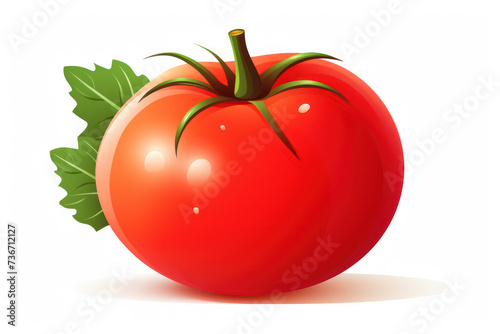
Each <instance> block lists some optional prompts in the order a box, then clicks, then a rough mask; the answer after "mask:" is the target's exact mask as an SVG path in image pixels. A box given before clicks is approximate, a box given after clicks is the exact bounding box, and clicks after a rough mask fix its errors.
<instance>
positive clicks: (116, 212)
mask: <svg viewBox="0 0 500 334" xmlns="http://www.w3.org/2000/svg"><path fill="white" fill-rule="evenodd" d="M230 38H231V42H232V44H233V50H234V54H235V62H227V63H223V62H222V61H221V60H220V61H218V62H203V63H192V62H191V63H190V61H189V59H190V58H188V59H186V58H187V57H186V58H182V57H184V56H182V57H181V56H179V55H178V54H172V53H169V54H162V55H166V56H174V57H178V58H181V59H183V60H184V61H186V62H187V63H188V64H186V65H182V66H178V67H175V68H173V69H170V70H168V71H166V72H164V73H163V74H161V75H160V76H159V77H158V78H156V79H155V80H153V81H152V82H150V83H149V84H148V85H146V86H145V87H144V88H143V89H141V90H140V91H139V92H138V93H137V94H136V95H135V96H133V97H132V98H131V99H130V100H129V102H128V103H127V104H125V105H124V107H123V108H122V109H121V110H120V111H119V112H118V113H117V115H116V116H115V118H114V119H113V121H112V123H111V125H110V127H109V128H108V130H107V132H106V134H105V136H104V138H103V141H102V144H101V146H100V149H99V154H98V158H97V168H96V180H97V190H98V195H99V200H100V202H101V205H102V208H103V210H104V214H105V216H106V219H107V220H108V222H109V224H110V226H111V228H112V229H113V231H114V232H115V233H116V235H117V236H118V237H119V238H120V240H121V241H122V242H123V243H124V244H125V246H126V247H127V248H128V249H129V250H130V251H131V252H132V253H133V254H134V255H135V256H136V257H137V258H139V259H140V260H141V261H143V262H144V263H145V264H147V265H148V266H149V267H151V268H152V269H154V270H155V271H157V272H158V273H160V274H162V275H164V276H166V277H168V278H170V279H172V280H175V281H177V282H179V283H182V284H185V285H188V286H191V287H195V288H199V289H203V290H207V291H212V292H216V293H223V294H233V295H262V294H273V293H280V292H286V291H292V290H296V289H301V288H305V287H308V286H311V285H314V284H317V283H320V282H322V281H325V280H327V279H330V278H332V277H334V276H335V275H338V274H339V273H341V272H343V271H345V270H346V269H348V268H349V267H351V266H352V265H353V264H355V263H356V262H357V261H359V260H360V259H361V258H362V257H363V256H364V255H365V254H366V253H367V252H368V251H369V250H370V249H371V248H372V247H373V246H374V245H375V244H376V243H377V241H378V240H379V239H380V238H381V236H382V235H383V234H384V232H385V230H386V229H387V227H388V225H389V223H390V222H391V220H392V218H393V215H394V213H395V211H396V208H397V205H398V202H399V198H400V195H401V189H402V183H397V184H390V183H389V182H388V181H387V180H386V175H388V174H390V173H392V175H401V172H400V168H401V163H402V161H403V152H402V148H401V142H400V139H399V135H398V132H397V129H396V126H395V124H394V122H393V120H392V118H391V116H390V114H389V112H388V110H387V108H386V107H385V106H384V104H383V102H382V101H381V100H380V98H379V97H378V96H377V95H376V94H375V93H374V92H373V90H372V89H370V87H369V86H368V85H367V84H365V83H364V82H363V81H362V80H361V79H359V78H358V77H356V76H355V75H354V74H352V73H351V72H349V71H347V70H346V69H344V68H342V67H341V66H338V65H336V64H334V63H333V62H332V61H329V60H323V59H319V58H326V57H323V56H326V55H322V56H320V55H321V54H312V53H311V54H300V55H297V54H272V55H265V56H258V57H251V58H250V56H249V55H248V51H247V48H246V45H245V41H244V32H243V31H242V30H240V29H238V30H233V31H232V32H230ZM210 52H211V51H210ZM301 55H302V56H301ZM300 57H303V58H300ZM291 58H292V60H290V59H291ZM329 58H330V59H332V58H333V57H329ZM287 60H289V63H288V65H289V66H288V65H287V63H286V62H287ZM298 60H300V61H298ZM292 61H295V63H293V64H291V65H290V62H292ZM197 64H199V65H201V66H202V67H203V68H204V69H206V70H207V71H208V72H209V73H211V74H212V75H213V78H215V79H216V80H213V78H212V77H210V75H208V74H207V72H204V71H203V69H202V68H201V67H199V66H198V65H197ZM224 65H226V66H224ZM285 65H287V66H288V67H286V66H285ZM273 66H274V70H276V71H277V72H280V73H278V74H277V75H276V76H275V77H273V78H272V80H274V81H272V80H271V79H269V78H270V77H271V76H272V75H273V73H272V71H269V69H271V68H273ZM280 66H281V67H280ZM284 67H286V68H284ZM266 70H267V71H266ZM276 71H274V72H275V73H276ZM232 73H234V74H233V75H234V76H233V75H231V74H232ZM186 79H189V80H186ZM165 82H167V84H164V85H163V86H161V85H162V83H165ZM200 82H201V83H202V84H200ZM294 82H295V84H290V83H294ZM292 86H293V87H292ZM278 87H282V88H286V89H277V88H278ZM290 87H291V88H290ZM273 91H274V92H275V93H276V92H278V93H276V94H274V95H273ZM206 101H209V102H206ZM204 104H205V105H204ZM207 104H208V106H206V105H207ZM189 112H191V114H189Z"/></svg>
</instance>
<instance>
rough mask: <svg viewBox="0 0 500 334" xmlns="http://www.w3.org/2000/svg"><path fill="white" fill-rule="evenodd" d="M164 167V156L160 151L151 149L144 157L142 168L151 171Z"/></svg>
mask: <svg viewBox="0 0 500 334" xmlns="http://www.w3.org/2000/svg"><path fill="white" fill-rule="evenodd" d="M163 167H165V157H164V156H163V154H162V153H161V152H158V151H151V152H149V153H148V155H146V158H145V159H144V168H145V169H146V171H148V172H150V173H153V172H159V171H161V170H162V169H163Z"/></svg>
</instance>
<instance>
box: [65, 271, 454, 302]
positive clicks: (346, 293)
mask: <svg viewBox="0 0 500 334" xmlns="http://www.w3.org/2000/svg"><path fill="white" fill-rule="evenodd" d="M111 279H112V278H111V277H108V278H103V279H95V280H91V281H86V282H81V283H79V284H76V285H74V286H73V290H75V291H77V292H80V293H84V294H88V295H94V296H95V295H97V294H98V293H99V292H100V291H102V290H103V289H107V286H108V284H109V282H110V280H111ZM444 289H446V285H445V284H444V283H442V282H439V281H432V280H427V279H421V278H412V277H401V276H386V275H368V274H347V273H346V274H341V275H339V276H337V277H334V278H332V279H330V280H328V281H326V282H323V283H321V284H318V285H315V286H312V287H309V288H306V289H302V290H297V291H292V292H287V293H284V294H282V295H280V296H279V297H277V298H272V297H271V296H228V295H220V294H215V293H211V292H206V291H202V290H198V289H194V288H190V287H187V286H184V285H182V284H179V283H176V282H174V281H171V280H169V279H166V278H164V277H159V276H155V277H149V276H148V277H138V278H136V279H134V280H132V281H130V282H129V283H128V284H127V286H125V287H124V288H123V290H121V291H120V292H119V293H117V294H114V295H113V297H114V298H117V299H131V300H142V301H157V302H175V303H183V302H184V303H193V302H208V303H235V304H255V303H260V304H271V303H274V304H325V303H357V302H375V301H388V300H398V299H407V298H417V297H425V296H430V295H435V294H439V293H441V292H442V291H443V290H444Z"/></svg>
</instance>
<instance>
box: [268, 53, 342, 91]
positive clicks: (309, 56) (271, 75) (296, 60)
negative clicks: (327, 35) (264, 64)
mask: <svg viewBox="0 0 500 334" xmlns="http://www.w3.org/2000/svg"><path fill="white" fill-rule="evenodd" d="M320 58H325V59H333V60H339V61H341V60H340V59H338V58H335V57H332V56H330V55H327V54H324V53H317V52H305V53H299V54H296V55H293V56H290V57H288V58H286V59H284V60H282V61H280V62H279V63H277V64H274V65H273V66H271V67H270V68H268V69H267V70H265V71H264V72H263V73H262V74H261V76H260V77H261V80H262V85H263V92H264V95H267V94H268V93H269V91H270V90H271V87H272V86H273V85H274V83H275V82H276V81H277V80H278V78H279V77H280V76H281V75H282V74H283V73H285V72H286V71H287V70H288V69H290V68H291V67H293V66H295V65H298V64H300V63H302V62H304V61H308V60H313V59H320Z"/></svg>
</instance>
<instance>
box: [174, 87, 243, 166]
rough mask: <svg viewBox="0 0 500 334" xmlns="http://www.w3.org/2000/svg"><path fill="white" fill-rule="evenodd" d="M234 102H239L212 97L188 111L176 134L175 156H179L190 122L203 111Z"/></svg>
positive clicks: (227, 98)
mask: <svg viewBox="0 0 500 334" xmlns="http://www.w3.org/2000/svg"><path fill="white" fill-rule="evenodd" d="M232 101H238V100H237V99H232V98H230V97H225V96H215V97H211V98H209V99H206V100H204V101H201V102H200V103H198V104H196V105H195V106H194V107H192V108H191V109H189V110H188V112H187V113H186V114H184V117H182V120H181V124H179V127H178V128H177V132H176V134H175V155H176V156H177V148H178V147H179V141H180V139H181V136H182V133H183V132H184V130H185V129H186V127H187V125H188V123H189V122H191V121H192V120H193V118H195V117H196V115H198V114H200V113H201V112H202V111H204V110H206V109H208V108H210V107H213V106H215V105H217V104H220V103H226V102H232Z"/></svg>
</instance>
